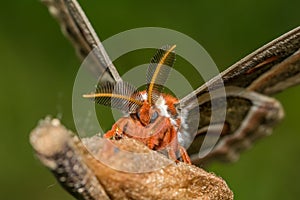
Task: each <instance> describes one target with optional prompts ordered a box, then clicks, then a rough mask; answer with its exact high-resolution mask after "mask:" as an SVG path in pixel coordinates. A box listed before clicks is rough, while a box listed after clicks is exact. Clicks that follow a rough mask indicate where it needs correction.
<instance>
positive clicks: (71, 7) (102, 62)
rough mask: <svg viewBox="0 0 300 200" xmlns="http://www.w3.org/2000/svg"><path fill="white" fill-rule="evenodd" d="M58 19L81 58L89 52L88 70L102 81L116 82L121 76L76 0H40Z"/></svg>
mask: <svg viewBox="0 0 300 200" xmlns="http://www.w3.org/2000/svg"><path fill="white" fill-rule="evenodd" d="M42 2H43V3H45V4H46V5H47V7H48V8H49V11H50V13H51V14H52V15H53V16H54V17H55V18H56V19H57V20H58V22H59V24H60V26H61V28H62V30H63V32H64V34H65V35H66V36H67V37H68V38H69V39H70V40H71V42H72V44H73V46H74V48H75V49H76V51H77V54H78V55H79V57H80V58H81V59H82V60H83V59H85V58H86V57H87V56H88V55H89V54H90V52H92V54H91V55H89V59H88V61H89V62H90V63H89V65H88V66H89V70H90V71H91V72H92V73H93V74H94V76H95V77H96V78H98V77H101V78H100V80H101V81H102V82H106V81H109V82H116V81H117V82H118V81H121V78H120V76H119V74H118V72H117V70H116V68H115V66H114V65H113V63H112V61H111V60H110V58H109V56H108V55H107V53H106V51H105V49H104V47H103V45H102V43H101V42H100V40H99V38H98V36H97V34H96V32H95V31H94V29H93V27H92V25H91V23H90V22H89V20H88V19H87V17H86V15H85V14H84V12H83V10H82V9H81V7H80V5H79V4H78V2H77V1H76V0H42Z"/></svg>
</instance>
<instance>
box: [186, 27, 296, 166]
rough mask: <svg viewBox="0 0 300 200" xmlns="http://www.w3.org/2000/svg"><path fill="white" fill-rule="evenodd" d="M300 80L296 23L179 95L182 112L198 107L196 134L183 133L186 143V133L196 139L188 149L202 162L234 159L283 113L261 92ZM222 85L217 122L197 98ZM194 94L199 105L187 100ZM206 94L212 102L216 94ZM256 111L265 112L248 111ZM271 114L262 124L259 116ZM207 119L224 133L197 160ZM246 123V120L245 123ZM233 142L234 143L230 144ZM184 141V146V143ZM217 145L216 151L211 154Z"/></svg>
mask: <svg viewBox="0 0 300 200" xmlns="http://www.w3.org/2000/svg"><path fill="white" fill-rule="evenodd" d="M299 82H300V27H297V28H295V29H294V30H292V31H290V32H288V33H286V34H284V35H282V36H281V37H279V38H277V39H275V40H273V41H272V42H270V43H268V44H266V45H265V46H263V47H262V48H260V49H258V50H256V51H255V52H253V53H251V54H250V55H248V56H246V57H245V58H243V59H241V60H240V61H238V62H237V63H236V64H234V65H232V66H231V67H229V68H228V69H227V70H225V71H224V72H222V73H221V74H220V75H218V76H216V77H214V78H212V79H211V80H210V81H209V82H207V83H206V84H205V85H202V86H201V87H199V88H198V89H196V90H195V91H194V92H193V94H189V95H187V96H186V97H184V98H183V99H181V100H180V104H181V105H183V109H186V110H188V111H185V112H186V113H191V114H189V115H191V117H194V116H192V115H196V114H195V110H198V111H199V112H200V119H199V126H198V128H197V131H196V133H194V132H195V131H194V130H192V131H194V132H191V136H190V138H188V137H186V140H187V141H188V142H187V143H189V142H190V141H189V140H191V138H194V139H195V140H194V141H193V143H192V145H191V147H190V149H189V150H188V152H189V153H190V155H191V158H192V160H194V163H196V164H201V163H202V164H203V163H205V162H209V161H210V160H213V159H216V158H217V159H219V160H225V161H232V160H236V159H237V158H238V155H239V152H241V151H242V150H244V149H247V148H248V147H249V146H251V143H252V142H254V141H255V140H256V139H258V138H260V137H262V136H263V135H266V134H267V133H269V132H270V131H269V130H270V129H271V127H272V126H274V124H276V123H277V122H278V121H279V120H280V118H282V117H283V111H282V108H281V106H280V104H279V103H278V102H277V101H276V100H274V99H272V98H269V97H266V96H263V95H262V94H264V95H273V94H276V93H277V92H280V91H282V90H284V89H286V88H288V87H291V86H294V85H297V84H299ZM222 86H225V91H226V97H225V96H223V99H224V98H226V100H227V105H226V106H225V105H223V109H225V110H226V113H227V114H226V116H225V121H224V122H222V123H218V122H217V121H213V120H211V119H210V117H211V113H210V112H209V107H207V105H208V103H206V104H203V101H200V99H203V97H204V96H207V95H208V94H209V93H211V92H214V91H218V90H220V88H222ZM232 88H240V89H239V90H240V92H239V93H238V94H234V92H232V91H236V92H237V89H234V90H233V89H232ZM243 90H244V91H243ZM259 93H260V94H259ZM195 96H196V98H197V103H198V104H195V103H193V104H191V103H190V102H192V101H193V100H192V99H193V98H194V97H195ZM207 99H208V100H207V102H210V103H211V102H213V101H216V99H210V97H209V96H207ZM240 101H241V102H240ZM242 102H243V103H242ZM185 105H186V106H185ZM191 105H193V106H191ZM237 105H238V106H237ZM264 105H268V106H264ZM274 109H275V110H277V111H276V112H277V113H278V114H272V113H273V110H274ZM259 113H262V114H263V115H265V116H261V117H260V118H257V119H252V118H253V116H256V115H258V114H259ZM189 115H187V116H186V119H187V120H189ZM270 115H271V116H273V117H272V118H271V119H272V120H273V123H267V124H265V122H266V121H264V120H267V117H269V116H270ZM250 119H251V120H250ZM253 120H254V121H253ZM268 121H270V120H268ZM208 122H209V123H208ZM188 123H189V122H187V124H188ZM192 123H195V122H191V124H192ZM207 123H208V125H209V124H210V126H209V127H210V128H211V130H214V129H215V130H216V131H217V132H220V131H221V132H222V131H223V132H222V137H220V139H219V140H218V142H217V145H216V146H214V147H213V150H212V151H211V152H210V153H208V154H207V155H206V156H204V157H202V158H201V159H200V158H199V156H198V155H196V154H198V151H199V149H200V147H201V145H202V143H203V141H202V140H203V139H201V138H202V137H203V135H206V133H207V130H208V128H209V127H208V126H207ZM247 123H249V124H248V125H247ZM234 127H235V128H234ZM250 129H251V131H250ZM248 130H249V131H248ZM182 132H183V131H182ZM224 132H225V133H226V134H225V133H224ZM195 135H196V136H195ZM243 136H245V137H243ZM249 138H255V139H249ZM229 141H230V142H232V144H231V146H232V148H230V145H228V144H229V143H230V142H229ZM234 142H235V143H236V144H233V143H234ZM183 144H184V145H185V143H183ZM217 149H218V152H219V153H216V151H217ZM220 152H222V153H220Z"/></svg>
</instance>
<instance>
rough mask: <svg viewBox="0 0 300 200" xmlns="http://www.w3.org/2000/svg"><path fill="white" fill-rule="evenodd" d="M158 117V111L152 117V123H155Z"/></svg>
mask: <svg viewBox="0 0 300 200" xmlns="http://www.w3.org/2000/svg"><path fill="white" fill-rule="evenodd" d="M157 117H158V113H157V111H155V112H154V113H153V114H152V116H151V119H150V123H153V122H154V121H155V120H156V119H157Z"/></svg>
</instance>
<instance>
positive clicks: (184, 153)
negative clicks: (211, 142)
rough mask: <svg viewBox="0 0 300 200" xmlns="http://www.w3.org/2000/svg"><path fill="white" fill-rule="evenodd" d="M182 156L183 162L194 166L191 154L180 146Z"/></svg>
mask: <svg viewBox="0 0 300 200" xmlns="http://www.w3.org/2000/svg"><path fill="white" fill-rule="evenodd" d="M178 148H179V152H180V156H181V158H182V160H183V162H185V163H188V164H192V162H191V159H190V156H189V154H188V153H187V151H186V149H185V148H184V147H182V146H180V145H178Z"/></svg>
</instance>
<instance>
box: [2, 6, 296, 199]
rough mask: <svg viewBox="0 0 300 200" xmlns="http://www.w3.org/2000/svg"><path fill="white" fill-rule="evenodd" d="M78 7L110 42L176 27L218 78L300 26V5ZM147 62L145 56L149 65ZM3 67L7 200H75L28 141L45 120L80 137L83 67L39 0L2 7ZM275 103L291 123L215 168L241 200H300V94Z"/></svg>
mask: <svg viewBox="0 0 300 200" xmlns="http://www.w3.org/2000/svg"><path fill="white" fill-rule="evenodd" d="M80 3H81V5H82V6H83V8H84V9H85V11H86V13H87V15H88V16H89V18H90V20H91V21H92V23H93V25H94V27H95V29H96V31H97V32H98V34H99V35H100V37H101V39H102V40H104V39H106V38H108V37H110V36H112V35H114V34H117V33H119V32H121V31H125V30H127V29H132V28H137V27H146V26H156V27H165V28H170V29H174V30H177V31H180V32H182V33H184V34H187V35H189V36H190V37H192V38H193V39H195V40H197V41H198V42H199V43H200V44H202V45H203V46H204V47H205V48H206V50H207V51H208V52H209V53H210V55H211V56H212V57H213V59H214V60H215V62H216V63H217V65H218V67H219V68H220V69H225V68H227V67H228V66H230V65H231V64H233V63H234V62H236V61H238V60H239V59H241V58H242V57H244V56H245V55H247V54H249V53H251V52H252V51H253V50H255V49H256V48H258V47H260V46H262V45H263V44H265V43H266V42H269V41H270V40H272V39H274V38H276V37H278V36H280V35H281V34H283V33H285V32H287V31H289V30H291V29H292V28H294V27H297V26H299V25H300V12H299V8H300V1H298V0H290V1H284V0H265V1H258V0H254V1H237V0H235V1H234V0H233V1H205V2H204V1H187V2H186V3H183V2H182V1H127V0H125V1H92V0H85V1H83V0H81V1H80ZM138 55H140V56H141V57H143V56H142V53H139V54H138ZM150 55H151V54H150ZM140 56H139V57H138V58H137V59H135V58H134V56H132V55H128V57H126V56H124V57H122V59H120V60H118V61H117V62H116V63H117V64H118V66H126V67H130V66H135V65H136V64H138V62H140V61H141V57H140ZM149 59H150V58H149V57H148V55H145V59H144V58H143V59H142V61H148V60H149ZM0 60H1V64H0V66H1V68H0V69H1V78H0V88H1V90H0V91H1V99H0V111H1V112H0V113H1V114H0V122H1V126H0V127H1V137H0V194H1V199H5V200H16V199H23V200H27V199H28V200H41V199H43V200H54V199H55V200H68V199H70V200H71V199H73V198H72V197H71V196H70V195H69V194H67V193H66V192H65V191H63V189H61V187H60V186H59V184H58V183H57V182H56V180H55V179H54V177H53V176H52V174H51V173H50V172H49V171H48V170H47V169H45V168H44V167H43V166H42V165H41V164H40V163H39V161H38V160H37V159H36V158H35V156H34V155H33V151H32V148H31V146H30V144H29V141H28V139H29V133H30V131H31V130H32V128H34V126H35V125H36V124H37V122H38V120H39V119H41V118H43V117H45V116H46V115H49V114H50V115H52V116H58V117H61V118H62V121H63V123H64V124H65V125H66V126H67V127H68V128H71V129H73V130H74V124H73V119H72V108H71V102H72V101H71V100H72V87H73V81H74V79H75V76H76V72H77V69H78V68H79V66H80V62H79V60H78V59H77V57H76V55H75V53H74V50H73V48H72V46H71V45H70V43H69V42H68V41H67V40H66V39H65V38H64V37H63V36H62V34H61V32H60V30H59V27H58V25H57V23H56V21H55V20H53V18H52V17H51V16H50V15H49V13H48V11H47V9H46V7H44V6H43V5H42V4H41V3H40V2H39V1H38V0H26V1H20V0H19V1H18V0H17V1H3V2H1V6H0ZM136 60H137V61H136ZM140 64H141V63H140ZM125 69H126V68H125ZM276 98H277V99H279V100H280V101H281V102H282V104H283V106H284V107H285V112H286V117H285V119H284V120H283V122H282V123H281V124H279V125H278V126H277V127H276V129H275V131H274V133H273V135H272V136H270V137H268V138H265V139H263V140H261V141H259V142H258V143H256V144H255V145H254V148H252V149H251V150H249V151H247V152H245V153H243V155H242V156H241V158H240V160H239V161H238V162H236V163H233V164H220V163H215V164H213V165H212V166H211V167H210V169H209V170H210V171H213V172H214V173H216V174H217V175H219V176H222V177H223V178H224V179H225V180H226V181H227V183H228V185H229V186H230V188H231V189H232V190H233V191H234V194H235V199H243V200H246V199H256V200H262V199H264V200H266V199H272V200H275V199H298V198H299V196H300V183H299V180H300V173H299V169H300V156H299V153H300V145H299V143H300V134H299V133H300V131H299V130H300V124H299V111H300V106H299V102H300V87H294V88H291V89H289V90H287V91H285V92H283V93H281V94H279V95H276ZM109 123H112V122H109Z"/></svg>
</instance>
